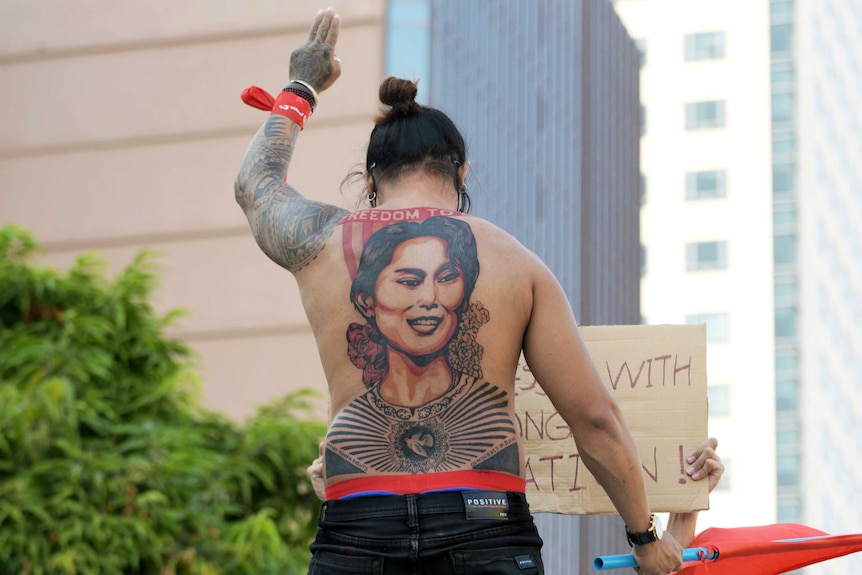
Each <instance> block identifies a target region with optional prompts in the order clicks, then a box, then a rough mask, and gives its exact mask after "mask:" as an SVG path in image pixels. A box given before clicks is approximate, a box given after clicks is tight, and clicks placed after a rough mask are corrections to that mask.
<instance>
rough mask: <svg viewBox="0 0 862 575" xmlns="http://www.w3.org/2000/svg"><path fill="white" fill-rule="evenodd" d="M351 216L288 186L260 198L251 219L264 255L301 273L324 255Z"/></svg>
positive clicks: (294, 271)
mask: <svg viewBox="0 0 862 575" xmlns="http://www.w3.org/2000/svg"><path fill="white" fill-rule="evenodd" d="M347 213H348V212H347V211H346V210H344V209H342V208H339V207H337V206H334V205H330V204H325V203H322V202H315V201H310V200H306V199H304V198H301V197H299V196H298V194H297V193H295V192H293V191H292V190H291V189H290V186H284V187H283V188H281V189H277V190H274V191H272V192H271V193H269V194H266V195H263V196H262V197H261V198H260V199H258V200H257V201H256V202H255V203H254V208H253V209H252V211H251V213H250V214H249V220H250V221H251V223H252V229H253V231H254V236H255V239H256V240H257V243H258V244H259V245H260V247H261V249H262V250H263V251H264V253H266V255H267V256H269V257H270V259H272V260H273V261H275V262H276V263H277V264H279V265H281V266H282V267H284V268H286V269H287V270H289V271H291V272H293V273H297V272H299V271H301V270H303V269H304V268H305V267H306V266H308V265H309V264H310V263H312V262H313V261H314V260H315V259H316V258H317V257H318V256H319V255H320V253H321V252H322V251H323V249H324V248H325V247H326V246H327V245H328V243H329V240H330V237H331V236H332V234H333V232H334V231H335V229H336V226H337V224H338V221H339V220H340V219H341V218H342V217H343V216H344V215H346V214H347Z"/></svg>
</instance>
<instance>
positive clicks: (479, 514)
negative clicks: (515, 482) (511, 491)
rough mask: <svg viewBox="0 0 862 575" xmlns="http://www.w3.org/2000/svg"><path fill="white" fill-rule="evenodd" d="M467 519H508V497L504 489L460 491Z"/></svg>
mask: <svg viewBox="0 0 862 575" xmlns="http://www.w3.org/2000/svg"><path fill="white" fill-rule="evenodd" d="M461 497H463V498H464V508H465V509H466V518H467V519H503V520H505V519H508V518H509V497H508V495H507V494H506V492H505V491H462V492H461Z"/></svg>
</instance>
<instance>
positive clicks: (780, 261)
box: [772, 234, 796, 266]
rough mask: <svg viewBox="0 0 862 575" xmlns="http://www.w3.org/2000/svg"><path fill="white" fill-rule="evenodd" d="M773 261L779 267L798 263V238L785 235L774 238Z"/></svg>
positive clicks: (792, 235)
mask: <svg viewBox="0 0 862 575" xmlns="http://www.w3.org/2000/svg"><path fill="white" fill-rule="evenodd" d="M772 260H773V263H774V264H775V265H777V266H785V265H792V264H794V263H796V236H795V235H794V234H784V235H780V236H775V237H773V238H772Z"/></svg>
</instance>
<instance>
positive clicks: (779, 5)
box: [769, 0, 793, 18]
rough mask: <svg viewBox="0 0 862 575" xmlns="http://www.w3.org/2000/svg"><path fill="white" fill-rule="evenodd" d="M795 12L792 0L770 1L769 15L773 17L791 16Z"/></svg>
mask: <svg viewBox="0 0 862 575" xmlns="http://www.w3.org/2000/svg"><path fill="white" fill-rule="evenodd" d="M792 14H793V4H792V2H791V0H772V2H770V3H769V15H770V16H772V17H773V18H774V17H776V16H785V17H786V16H791V15H792Z"/></svg>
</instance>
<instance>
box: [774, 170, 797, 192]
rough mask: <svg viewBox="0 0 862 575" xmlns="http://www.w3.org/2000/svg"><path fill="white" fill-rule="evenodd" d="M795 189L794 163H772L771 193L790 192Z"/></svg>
mask: <svg viewBox="0 0 862 575" xmlns="http://www.w3.org/2000/svg"><path fill="white" fill-rule="evenodd" d="M795 189H796V165H795V164H792V163H785V164H773V165H772V193H773V194H776V195H779V194H792V193H793V192H794V191H795Z"/></svg>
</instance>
